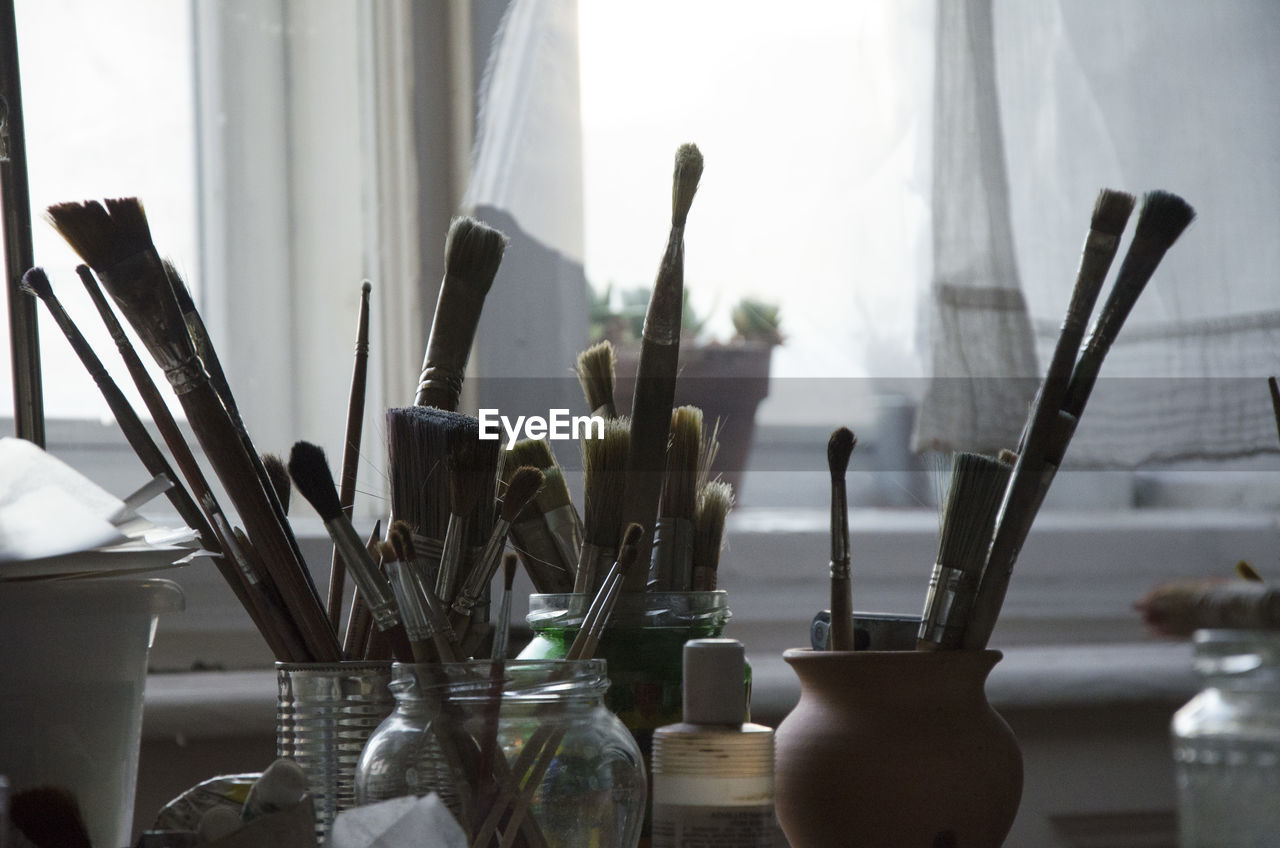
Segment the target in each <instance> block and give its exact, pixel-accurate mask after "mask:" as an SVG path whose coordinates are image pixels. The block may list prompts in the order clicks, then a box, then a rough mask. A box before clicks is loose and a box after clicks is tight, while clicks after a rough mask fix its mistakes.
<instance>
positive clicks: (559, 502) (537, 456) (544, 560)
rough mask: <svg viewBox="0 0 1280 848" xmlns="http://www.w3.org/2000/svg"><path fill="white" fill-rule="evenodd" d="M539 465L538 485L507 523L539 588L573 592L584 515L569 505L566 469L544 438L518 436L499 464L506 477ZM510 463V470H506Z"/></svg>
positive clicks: (514, 544)
mask: <svg viewBox="0 0 1280 848" xmlns="http://www.w3.org/2000/svg"><path fill="white" fill-rule="evenodd" d="M523 466H532V467H534V468H540V469H542V473H543V478H544V479H543V483H542V488H541V489H539V490H538V493H537V494H536V495H535V496H534V499H533V501H532V502H531V503H529V504H528V505H527V506H526V507H525V509H524V512H522V513H521V514H520V515H519V516H518V517H517V518H516V521H515V523H514V524H512V525H511V539H512V544H513V546H514V547H515V549H516V551H517V553H518V554H519V555H520V560H521V561H522V562H523V563H524V566H525V570H526V571H527V572H528V573H529V579H530V580H531V581H533V586H534V591H537V592H550V593H561V592H572V591H573V575H574V572H575V571H576V569H577V565H578V555H579V553H580V552H581V550H582V520H581V519H580V518H579V517H578V511H577V509H575V508H574V506H573V500H572V498H571V497H570V495H569V486H568V485H567V484H566V483H565V479H564V471H563V469H561V468H560V464H559V463H558V462H557V461H556V457H555V454H554V453H553V452H552V450H551V446H550V445H549V444H548V443H547V441H546V440H545V439H521V440H520V441H518V442H516V443H515V445H513V446H512V448H511V450H509V451H507V455H506V461H505V463H504V465H503V469H504V471H503V473H504V476H505V477H506V478H507V480H508V481H509V479H510V475H511V474H513V473H514V471H515V469H517V468H521V467H523ZM508 469H509V470H508Z"/></svg>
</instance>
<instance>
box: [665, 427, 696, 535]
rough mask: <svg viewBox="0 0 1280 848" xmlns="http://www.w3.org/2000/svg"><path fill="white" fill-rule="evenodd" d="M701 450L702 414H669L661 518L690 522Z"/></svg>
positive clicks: (694, 503) (694, 501)
mask: <svg viewBox="0 0 1280 848" xmlns="http://www.w3.org/2000/svg"><path fill="white" fill-rule="evenodd" d="M701 450H702V410H701V409H698V408H697V407H696V406H681V407H678V408H677V409H676V410H675V411H674V412H672V413H671V442H670V444H669V445H668V447H667V478H666V481H665V483H664V485H663V488H662V506H661V508H660V510H659V514H660V515H662V516H663V517H668V516H669V517H672V518H683V519H686V520H692V519H693V512H694V508H695V506H696V502H697V493H698V489H697V486H698V457H699V454H700V453H701Z"/></svg>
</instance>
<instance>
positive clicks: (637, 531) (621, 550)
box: [617, 521, 644, 575]
mask: <svg viewBox="0 0 1280 848" xmlns="http://www.w3.org/2000/svg"><path fill="white" fill-rule="evenodd" d="M643 536H644V528H643V527H641V526H640V525H639V524H636V523H635V522H634V521H633V522H631V523H630V524H628V525H627V529H626V530H624V531H623V533H622V544H621V545H620V546H619V547H618V560H617V561H618V568H619V570H620V571H621V572H622V573H623V574H624V575H625V574H626V573H627V572H628V571H630V570H631V566H633V565H635V562H636V556H637V554H639V550H638V549H637V548H638V546H639V544H640V540H641V538H643Z"/></svg>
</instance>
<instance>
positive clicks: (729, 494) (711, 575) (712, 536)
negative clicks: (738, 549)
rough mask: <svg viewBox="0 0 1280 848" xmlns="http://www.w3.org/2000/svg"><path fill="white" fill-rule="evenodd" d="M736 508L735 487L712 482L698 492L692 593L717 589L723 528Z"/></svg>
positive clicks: (694, 515) (723, 482)
mask: <svg viewBox="0 0 1280 848" xmlns="http://www.w3.org/2000/svg"><path fill="white" fill-rule="evenodd" d="M731 509H733V486H731V485H730V484H729V483H726V482H725V481H723V480H712V481H710V482H709V483H706V484H705V485H703V486H702V488H700V489H699V490H698V504H697V507H696V509H695V510H694V513H693V591H695V592H710V591H711V590H713V589H715V588H716V575H717V573H718V571H719V568H720V551H721V550H722V549H723V548H724V525H725V522H726V520H727V519H728V517H729V510H731Z"/></svg>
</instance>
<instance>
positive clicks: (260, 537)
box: [49, 198, 341, 662]
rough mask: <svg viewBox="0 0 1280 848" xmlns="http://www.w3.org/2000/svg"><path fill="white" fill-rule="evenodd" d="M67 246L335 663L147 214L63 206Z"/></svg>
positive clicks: (131, 203)
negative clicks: (120, 319)
mask: <svg viewBox="0 0 1280 848" xmlns="http://www.w3.org/2000/svg"><path fill="white" fill-rule="evenodd" d="M49 219H50V221H51V222H52V223H53V225H54V227H55V228H56V229H57V230H58V232H59V233H61V234H62V236H63V238H65V239H66V240H67V242H68V243H69V244H70V245H71V247H72V249H74V250H75V251H76V253H78V254H79V255H80V256H81V258H83V259H84V260H85V262H87V263H88V264H89V266H90V267H92V268H93V269H94V270H95V271H96V272H97V274H98V277H99V278H100V279H101V281H102V284H103V286H104V287H105V288H106V289H107V291H108V292H110V294H111V296H112V297H113V298H115V300H116V303H117V304H118V305H119V307H120V310H121V311H122V312H123V313H124V314H125V317H126V318H127V319H128V320H129V322H130V323H131V324H132V325H133V327H134V329H135V330H136V331H137V333H138V335H139V336H140V337H141V338H142V340H143V342H144V343H145V344H146V346H147V349H148V350H149V351H150V352H151V355H152V356H153V357H154V358H155V359H156V361H157V362H158V363H159V364H160V366H161V369H162V370H163V371H164V373H165V376H166V377H167V378H168V380H169V383H170V385H171V386H172V387H173V390H174V392H175V393H176V394H177V396H178V400H179V402H181V403H182V406H183V409H184V410H186V413H187V420H188V421H189V422H190V424H191V428H192V430H193V431H194V432H195V434H196V437H197V439H199V441H200V443H201V445H202V446H203V447H204V450H205V455H206V456H207V457H208V458H209V460H210V462H212V463H213V466H214V468H215V470H216V471H217V473H218V477H219V479H221V481H222V484H223V486H224V488H225V489H226V491H227V494H228V495H229V496H230V497H231V500H232V502H233V503H234V504H235V506H236V510H237V511H238V512H239V513H240V516H241V518H242V519H243V520H244V522H245V525H246V527H247V528H248V531H249V536H250V538H251V539H252V540H253V542H254V546H255V548H256V549H257V550H258V552H259V553H260V554H261V555H262V559H263V561H264V563H265V566H266V568H267V569H268V570H269V571H270V572H271V575H272V577H273V579H274V581H275V583H276V585H277V587H278V588H279V590H280V594H281V596H282V599H283V601H284V603H285V605H286V606H287V608H288V610H289V614H290V617H291V618H292V619H293V621H294V623H295V624H296V625H297V627H298V629H299V631H300V632H301V633H302V636H303V638H304V640H305V641H306V644H307V649H308V653H309V654H310V655H311V658H312V659H313V660H315V661H317V662H333V661H336V660H338V659H339V658H340V657H341V649H340V646H339V645H338V641H337V637H336V636H335V635H334V632H333V629H332V628H331V627H330V626H329V621H328V619H327V618H326V617H325V615H324V607H323V606H322V605H321V603H320V599H319V595H318V593H316V591H315V586H314V585H313V584H312V583H311V580H310V576H309V574H308V573H307V571H306V564H305V560H303V558H302V555H301V552H300V551H299V549H298V544H297V540H296V539H295V538H294V537H293V532H292V529H291V528H290V527H289V525H288V522H287V521H285V520H284V519H283V517H282V516H281V514H280V511H279V510H280V505H279V503H278V502H277V501H276V499H275V497H274V496H273V495H272V494H271V493H270V492H269V485H268V484H267V483H266V481H265V479H264V475H263V474H262V472H261V470H260V465H259V464H258V462H257V454H256V453H254V452H253V451H251V450H246V448H245V445H244V442H243V441H242V439H241V436H240V434H239V433H238V432H237V430H236V428H235V426H234V424H233V423H232V422H231V420H230V418H229V417H228V415H227V411H226V409H225V407H224V406H223V403H222V400H221V398H220V397H219V396H218V394H217V392H216V391H215V390H214V388H213V386H212V385H211V384H210V382H209V378H208V375H207V374H206V373H205V371H204V368H203V367H202V366H201V363H200V360H199V359H198V358H197V357H196V355H195V349H194V347H193V346H192V343H191V337H190V336H189V335H188V332H187V329H186V324H185V322H184V320H183V318H182V315H181V312H180V310H179V308H178V303H177V300H176V299H175V298H174V296H173V289H172V286H171V284H170V282H169V277H168V274H167V273H166V271H165V269H164V266H163V264H162V263H161V261H160V257H159V254H157V253H156V249H155V246H154V245H153V244H152V243H151V232H150V229H149V228H148V226H147V219H146V214H145V213H144V212H143V209H142V204H141V203H139V202H138V200H137V199H136V198H125V199H120V200H107V201H106V204H105V206H104V205H103V204H99V203H97V202H88V203H63V204H58V205H56V206H52V207H50V208H49Z"/></svg>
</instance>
